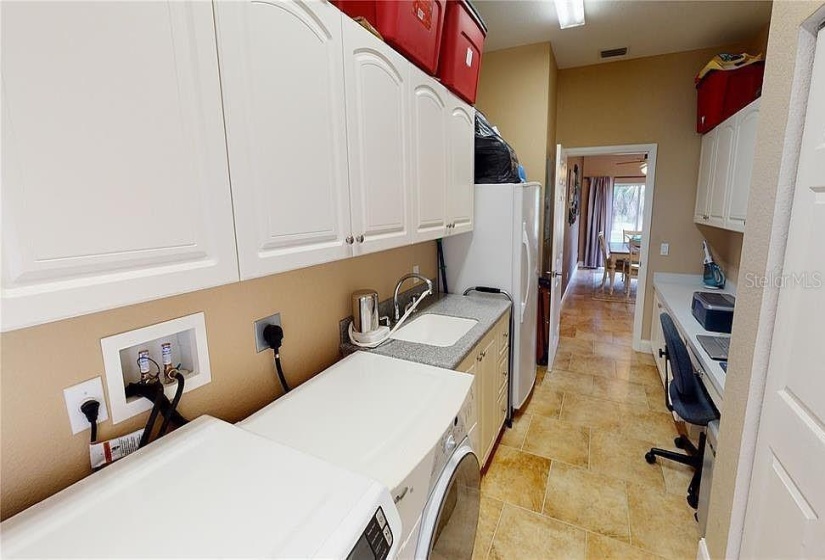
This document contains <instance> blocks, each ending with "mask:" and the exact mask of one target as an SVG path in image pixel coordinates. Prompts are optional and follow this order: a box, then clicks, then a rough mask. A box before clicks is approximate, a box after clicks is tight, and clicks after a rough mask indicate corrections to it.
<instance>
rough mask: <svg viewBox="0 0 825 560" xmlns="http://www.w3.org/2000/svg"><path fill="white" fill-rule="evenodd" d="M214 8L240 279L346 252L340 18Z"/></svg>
mask: <svg viewBox="0 0 825 560" xmlns="http://www.w3.org/2000/svg"><path fill="white" fill-rule="evenodd" d="M214 6H215V20H216V23H217V32H218V33H217V34H218V56H219V60H220V68H221V81H222V86H223V102H224V111H225V115H226V138H227V144H228V148H229V168H230V172H231V177H232V197H233V202H234V209H235V231H236V235H237V243H238V259H239V261H240V272H241V279H247V278H254V277H257V276H264V275H267V274H273V273H276V272H283V271H286V270H292V269H295V268H300V267H303V266H309V265H313V264H319V263H323V262H328V261H332V260H336V259H341V258H344V257H348V256H350V255H351V254H352V252H351V248H350V245H351V243H349V244H348V243H347V241H348V238H351V235H352V233H351V229H350V215H349V185H348V180H347V128H346V119H345V113H344V57H343V50H342V39H341V18H342V16H341V12H340V11H338V9H336V8H335V7H333V6H332V5H331V4H329V3H327V2H301V1H298V0H295V1H282V2H277V3H269V2H253V1H250V0H242V1H237V2H216V3H215V4H214Z"/></svg>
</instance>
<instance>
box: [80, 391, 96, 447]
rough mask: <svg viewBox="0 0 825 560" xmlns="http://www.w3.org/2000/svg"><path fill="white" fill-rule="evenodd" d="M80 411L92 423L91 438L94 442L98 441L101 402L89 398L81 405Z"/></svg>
mask: <svg viewBox="0 0 825 560" xmlns="http://www.w3.org/2000/svg"><path fill="white" fill-rule="evenodd" d="M80 412H82V413H83V415H84V416H85V417H86V420H88V421H89V424H91V425H92V434H91V440H92V443H94V442H95V441H97V417H98V415H99V414H100V402H99V401H96V400H94V399H91V400H88V401H86V402H84V403H83V404H81V405H80Z"/></svg>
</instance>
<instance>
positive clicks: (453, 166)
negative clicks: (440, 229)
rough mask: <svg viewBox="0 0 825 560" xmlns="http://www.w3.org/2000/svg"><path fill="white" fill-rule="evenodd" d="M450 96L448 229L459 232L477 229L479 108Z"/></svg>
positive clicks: (451, 232)
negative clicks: (476, 179)
mask: <svg viewBox="0 0 825 560" xmlns="http://www.w3.org/2000/svg"><path fill="white" fill-rule="evenodd" d="M448 99H449V102H450V104H449V106H448V108H447V113H448V114H447V138H448V145H447V147H448V150H449V174H448V176H447V222H448V223H447V228H448V229H449V230H450V231H449V233H450V234H455V233H465V232H468V231H472V229H473V189H474V185H473V183H474V182H475V110H474V109H473V108H472V107H470V106H469V105H467V104H466V103H464V102H463V101H461V100H460V99H458V98H457V97H455V96H454V95H452V94H448Z"/></svg>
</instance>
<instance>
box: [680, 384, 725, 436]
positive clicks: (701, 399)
mask: <svg viewBox="0 0 825 560" xmlns="http://www.w3.org/2000/svg"><path fill="white" fill-rule="evenodd" d="M670 400H671V402H672V403H673V410H675V411H676V414H678V415H679V416H680V417H681V418H682V420H684V421H685V422H687V423H688V424H693V425H695V426H707V425H708V423H710V422H712V421H714V420H716V419H717V418H719V414H718V413H717V412H716V409H714V408H713V403H712V402H711V400H710V398H709V397H708V396H707V394H705V392H704V391H703V390H700V391H698V392H697V393H696V394H695V395H694V400H692V401H686V400H684V399H682V398H681V397H680V395H679V391H678V389H677V388H676V384H675V383H671V384H670Z"/></svg>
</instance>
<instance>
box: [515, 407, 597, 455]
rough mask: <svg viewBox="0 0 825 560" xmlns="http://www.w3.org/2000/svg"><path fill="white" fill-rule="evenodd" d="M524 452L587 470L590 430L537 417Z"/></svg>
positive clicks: (528, 432)
mask: <svg viewBox="0 0 825 560" xmlns="http://www.w3.org/2000/svg"><path fill="white" fill-rule="evenodd" d="M523 449H524V451H527V452H529V453H534V454H536V455H541V456H542V457H547V458H549V459H554V460H559V461H564V462H565V463H569V464H571V465H576V466H579V467H583V468H587V467H588V465H589V458H590V428H588V427H586V426H580V425H578V424H568V423H567V422H562V421H560V420H554V419H552V418H543V417H541V416H536V417H535V418H533V421H532V422H531V423H530V428H529V430H528V431H527V437H526V438H525V440H524V446H523Z"/></svg>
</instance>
